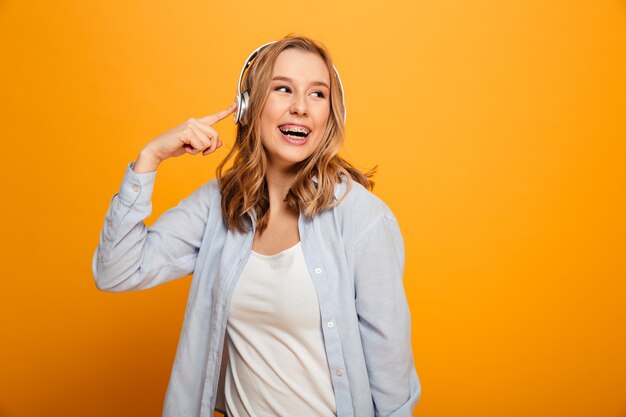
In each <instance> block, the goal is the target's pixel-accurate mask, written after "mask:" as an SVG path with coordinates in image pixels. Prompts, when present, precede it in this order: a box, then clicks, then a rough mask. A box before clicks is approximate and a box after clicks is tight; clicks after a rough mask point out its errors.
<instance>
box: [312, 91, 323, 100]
mask: <svg viewBox="0 0 626 417" xmlns="http://www.w3.org/2000/svg"><path fill="white" fill-rule="evenodd" d="M312 94H314V95H316V96H317V97H319V98H324V97H325V96H324V93H323V92H321V91H314V92H313V93H312Z"/></svg>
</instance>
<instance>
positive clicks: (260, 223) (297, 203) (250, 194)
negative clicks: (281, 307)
mask: <svg viewBox="0 0 626 417" xmlns="http://www.w3.org/2000/svg"><path fill="white" fill-rule="evenodd" d="M286 49H297V50H300V51H304V52H310V53H314V54H316V55H319V56H320V57H321V58H322V59H323V60H324V62H325V64H326V67H327V68H328V71H329V74H330V75H331V76H330V115H329V117H328V123H327V126H326V131H325V132H324V134H323V136H322V139H321V141H320V143H319V145H318V146H317V148H316V149H315V151H314V152H313V154H312V155H311V156H310V157H308V158H306V159H305V160H303V161H301V162H299V163H297V164H295V166H294V168H293V169H294V173H295V174H296V175H295V178H294V181H293V184H292V186H291V189H290V190H289V192H288V193H287V196H286V197H285V200H284V201H285V202H286V203H287V205H288V206H289V207H290V208H292V209H294V210H297V211H298V212H299V213H301V214H303V215H304V216H306V217H313V216H315V215H316V214H317V213H319V212H320V211H321V210H323V209H325V208H327V207H331V206H335V205H337V204H339V203H340V202H341V201H342V200H343V198H344V197H345V196H346V194H347V193H348V192H349V191H350V185H351V184H350V181H351V180H354V181H356V182H358V183H360V184H361V185H363V186H364V187H366V188H367V189H369V190H372V189H373V187H374V182H373V181H372V180H371V179H370V178H371V177H372V176H373V175H374V173H375V171H376V167H374V168H373V169H371V170H369V171H368V172H366V173H362V172H360V171H359V170H357V169H356V168H355V167H354V166H352V164H350V163H349V162H348V161H346V160H344V159H343V158H342V157H340V156H339V155H338V152H339V150H340V149H341V147H342V145H343V141H344V131H345V124H344V112H345V109H344V108H343V104H342V97H341V88H340V86H339V81H338V80H337V77H336V75H335V70H334V66H333V63H332V60H331V58H330V55H329V53H328V52H327V51H326V48H325V47H324V46H323V45H322V44H320V43H318V42H316V41H314V40H312V39H309V38H307V37H304V36H294V35H287V36H286V37H285V38H283V39H281V40H278V41H276V42H275V43H273V44H271V45H268V46H267V47H265V48H264V49H262V50H261V51H260V52H259V54H258V55H257V57H256V58H255V59H254V61H253V62H252V64H251V65H250V67H249V68H248V70H247V73H246V75H245V76H244V79H243V81H242V91H246V90H247V91H248V92H249V101H248V109H247V112H246V113H245V114H244V119H243V121H242V123H240V124H239V125H238V126H237V136H236V139H235V144H234V146H233V147H232V149H231V150H230V152H229V153H228V154H227V155H226V157H225V158H224V159H223V160H222V161H221V162H220V164H219V165H218V167H217V170H216V178H217V181H218V183H219V185H220V188H221V193H222V214H223V217H224V221H225V222H226V225H227V227H228V228H229V229H230V230H237V231H240V232H245V231H247V230H248V229H247V228H246V226H245V225H244V221H243V219H244V216H245V215H246V214H248V213H252V211H254V212H255V213H256V218H257V223H256V228H257V229H258V231H259V233H262V232H263V231H264V230H265V228H266V227H267V225H268V222H269V205H270V203H269V195H268V190H267V183H266V181H265V172H266V168H267V164H268V160H267V155H266V153H265V149H264V148H263V144H262V142H261V126H260V119H261V113H262V110H263V107H264V106H265V102H266V100H267V97H268V95H269V89H270V83H271V78H272V73H273V70H274V63H275V62H276V59H277V58H278V56H279V55H280V53H281V52H283V51H284V50H286ZM233 157H234V161H233V164H232V166H231V167H230V168H228V169H227V170H226V171H224V167H225V165H226V164H227V162H228V161H229V160H230V159H231V158H233ZM313 177H316V179H317V183H315V181H313ZM342 177H346V179H347V182H348V184H347V191H346V193H344V194H343V196H341V198H340V199H339V200H338V201H335V202H333V198H334V189H335V185H336V184H337V183H340V182H341V181H342Z"/></svg>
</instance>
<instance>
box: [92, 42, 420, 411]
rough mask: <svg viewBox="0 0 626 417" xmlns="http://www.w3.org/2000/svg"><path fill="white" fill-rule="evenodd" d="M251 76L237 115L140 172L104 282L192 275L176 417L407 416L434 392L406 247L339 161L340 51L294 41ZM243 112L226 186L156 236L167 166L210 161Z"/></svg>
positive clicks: (178, 363)
mask: <svg viewBox="0 0 626 417" xmlns="http://www.w3.org/2000/svg"><path fill="white" fill-rule="evenodd" d="M251 59H252V60H251ZM248 66H249V68H247V67H248ZM246 69H247V72H246V73H245V76H244V77H243V80H242V79H241V77H240V86H238V88H240V87H243V91H244V93H243V94H241V96H242V99H240V100H238V103H239V106H237V103H236V104H233V105H232V106H230V107H228V108H227V109H226V110H223V111H221V112H219V113H216V114H214V115H211V116H206V117H204V118H201V119H190V120H188V121H187V122H185V123H183V124H181V125H180V126H177V127H175V128H174V129H172V130H170V131H168V132H166V133H164V134H162V135H161V136H159V137H157V138H156V139H154V140H153V141H151V142H150V143H148V144H147V145H146V146H145V147H144V149H143V150H142V151H141V152H140V154H139V157H138V158H137V160H136V161H135V162H134V163H130V164H129V165H128V167H127V170H126V174H125V176H124V179H123V182H122V186H121V188H120V190H119V192H118V193H117V194H116V195H115V196H114V198H113V199H112V201H111V205H110V207H109V210H108V212H107V215H106V219H105V222H104V227H103V230H102V232H101V234H100V241H99V245H98V248H97V249H96V252H95V254H94V258H93V272H94V276H95V279H96V284H97V286H98V288H99V289H101V290H105V291H112V292H118V291H132V290H138V289H145V288H150V287H153V286H155V285H159V284H162V283H164V282H167V281H170V280H172V279H175V278H179V277H184V276H186V275H189V274H191V273H193V278H192V283H191V288H190V292H189V299H188V303H187V309H186V312H185V319H184V323H183V329H182V332H181V336H180V341H179V345H178V350H177V354H176V359H175V361H174V366H173V369H172V374H171V378H170V382H169V385H168V391H167V395H166V399H165V405H164V410H163V415H164V416H176V417H182V416H203V417H208V416H211V415H212V412H213V410H214V409H215V410H218V411H220V412H222V413H224V412H226V413H227V414H228V415H230V416H334V415H337V416H357V417H362V416H374V415H376V416H410V415H412V410H413V408H414V406H415V404H416V402H417V401H418V399H419V396H420V392H421V388H420V383H419V380H418V377H417V374H416V372H415V367H414V364H413V357H412V351H411V326H410V315H409V310H408V305H407V301H406V296H405V293H404V289H403V285H402V274H403V268H404V246H403V240H402V236H401V234H400V230H399V227H398V224H397V222H396V220H395V218H394V216H393V214H392V212H391V211H390V210H389V208H388V207H387V206H386V205H385V204H384V203H383V202H382V201H381V200H380V199H378V198H377V197H375V196H374V195H373V194H372V193H371V192H370V191H368V188H371V186H372V183H371V182H370V181H369V179H368V175H366V174H362V173H360V172H359V171H358V170H356V169H354V168H353V167H352V166H351V165H350V164H349V163H347V162H346V161H344V160H343V159H342V158H340V157H339V156H338V155H337V152H338V151H339V149H340V147H341V144H342V142H343V131H344V116H345V106H344V103H343V91H342V89H341V82H340V80H339V76H338V74H337V73H336V71H335V69H334V67H333V65H332V62H331V59H330V56H329V55H328V53H327V52H326V50H325V49H324V48H323V47H322V46H321V45H319V44H317V43H316V42H314V41H312V40H310V39H308V38H304V37H286V38H284V39H281V40H279V41H277V42H274V43H271V44H268V45H265V46H264V47H262V48H261V49H260V50H257V51H255V53H253V55H252V56H251V58H249V59H248V61H246V64H245V65H244V69H243V70H242V75H243V74H244V71H245V70H246ZM235 110H237V111H238V113H237V116H236V120H237V121H238V122H239V125H238V130H237V138H236V141H235V144H234V147H233V148H232V150H231V151H230V153H229V154H228V155H227V156H226V158H225V159H224V160H223V161H222V162H221V164H220V165H219V167H218V169H217V179H214V180H212V181H209V182H208V183H206V184H204V185H203V186H201V187H200V188H199V189H197V190H196V191H195V192H193V193H192V194H191V195H190V196H188V197H187V198H185V199H184V200H182V201H181V202H180V203H179V204H178V205H177V206H176V207H174V208H171V209H170V210H168V211H166V212H165V213H163V214H162V215H161V216H160V217H159V218H158V219H157V220H156V221H155V222H154V224H153V225H152V226H151V227H146V225H145V223H144V219H145V218H147V217H148V216H149V215H150V212H151V196H152V189H153V184H154V179H155V175H156V169H157V167H158V165H159V164H160V163H161V162H163V161H164V160H166V159H168V158H170V157H174V156H180V155H182V154H184V153H189V154H191V155H195V154H198V153H200V152H202V154H203V155H208V154H211V153H213V152H214V151H215V150H216V149H217V148H218V147H220V146H221V141H220V140H219V139H218V133H217V132H216V131H215V130H214V129H213V127H212V125H214V124H215V123H217V122H218V121H219V120H221V119H223V118H224V117H226V116H228V115H229V114H232V112H234V111H235ZM231 158H234V161H233V165H232V167H231V168H229V169H225V164H226V162H227V161H228V160H229V159H231Z"/></svg>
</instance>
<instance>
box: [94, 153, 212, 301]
mask: <svg viewBox="0 0 626 417" xmlns="http://www.w3.org/2000/svg"><path fill="white" fill-rule="evenodd" d="M134 164H135V163H134V162H133V163H130V164H129V165H128V167H127V168H126V173H125V175H124V179H123V181H122V185H121V187H120V189H119V192H118V193H117V194H115V195H114V196H113V198H112V200H111V203H110V205H109V209H108V211H107V213H106V217H105V220H104V226H103V227H102V230H101V232H100V239H99V243H98V247H97V248H96V251H95V253H94V255H93V261H92V269H93V274H94V278H95V280H96V286H97V287H98V288H99V289H100V290H103V291H112V292H119V291H133V290H140V289H145V288H150V287H154V286H156V285H159V284H162V283H165V282H168V281H170V280H172V279H176V278H180V277H184V276H187V275H189V274H190V273H192V272H193V270H194V266H195V262H196V257H197V254H198V250H199V248H200V243H201V241H202V236H203V233H204V230H205V226H206V221H207V218H208V207H209V204H210V201H211V198H212V195H211V194H212V193H211V188H212V187H211V186H210V184H205V185H203V186H202V187H200V188H199V189H198V190H196V191H195V192H194V193H192V194H191V195H190V196H188V197H187V198H185V199H184V200H182V201H181V202H180V203H179V204H178V205H177V206H176V207H173V208H171V209H169V210H167V211H166V212H165V213H163V214H162V215H161V216H160V217H159V218H158V219H157V220H156V221H155V222H154V224H153V225H152V226H151V227H147V226H146V225H145V223H144V220H145V219H146V218H147V217H148V216H150V213H151V212H152V190H153V186H154V180H155V176H156V171H152V172H146V173H141V174H138V173H136V172H134V171H133V169H132V168H133V166H134Z"/></svg>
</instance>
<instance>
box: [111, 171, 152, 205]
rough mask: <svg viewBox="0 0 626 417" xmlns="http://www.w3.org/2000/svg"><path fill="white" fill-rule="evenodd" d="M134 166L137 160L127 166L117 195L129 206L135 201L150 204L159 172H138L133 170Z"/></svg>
mask: <svg viewBox="0 0 626 417" xmlns="http://www.w3.org/2000/svg"><path fill="white" fill-rule="evenodd" d="M134 166H135V162H131V163H129V164H128V165H127V166H126V172H125V173H124V179H123V180H122V185H121V187H120V190H119V192H118V193H117V195H118V197H119V199H120V200H121V201H122V202H123V203H124V204H126V205H128V206H130V205H132V204H134V203H138V204H148V203H150V202H151V201H152V190H153V189H154V179H155V177H156V173H157V172H156V170H155V171H150V172H143V173H141V174H138V173H136V172H135V171H133V167H134Z"/></svg>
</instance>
